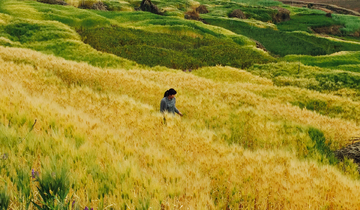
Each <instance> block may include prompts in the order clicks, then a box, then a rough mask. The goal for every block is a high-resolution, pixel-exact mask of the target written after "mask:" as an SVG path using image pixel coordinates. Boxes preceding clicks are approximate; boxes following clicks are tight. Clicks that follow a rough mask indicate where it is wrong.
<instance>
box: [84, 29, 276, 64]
mask: <svg viewBox="0 0 360 210" xmlns="http://www.w3.org/2000/svg"><path fill="white" fill-rule="evenodd" d="M79 33H80V35H81V36H82V37H83V39H84V41H85V43H88V44H90V45H91V46H92V47H94V48H95V49H97V50H100V51H103V52H108V53H113V54H115V55H118V56H120V57H124V58H127V59H130V60H133V61H136V62H137V63H140V64H145V65H148V66H156V65H162V66H166V67H170V68H175V69H184V70H185V69H194V68H199V67H202V66H215V65H229V66H235V67H241V68H245V67H249V66H251V65H252V64H254V63H267V62H270V61H274V59H273V58H272V57H270V56H269V55H267V54H266V53H265V52H263V51H261V50H258V49H256V48H254V47H244V46H241V45H239V44H237V43H236V42H234V41H233V39H231V38H226V37H225V36H223V37H222V38H217V37H214V36H209V35H206V36H204V38H199V37H197V38H193V37H189V36H177V35H172V34H162V33H152V32H147V31H143V30H137V29H131V28H124V27H111V28H110V27H102V28H96V29H86V30H82V31H79ZM238 43H241V42H240V41H239V42H238Z"/></svg>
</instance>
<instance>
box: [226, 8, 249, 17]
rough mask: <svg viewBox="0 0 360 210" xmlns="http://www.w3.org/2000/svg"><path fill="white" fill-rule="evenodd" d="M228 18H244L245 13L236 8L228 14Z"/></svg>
mask: <svg viewBox="0 0 360 210" xmlns="http://www.w3.org/2000/svg"><path fill="white" fill-rule="evenodd" d="M229 17H230V18H239V19H246V16H245V14H244V13H243V12H242V11H241V10H240V9H236V10H234V11H232V12H231V13H230V14H229Z"/></svg>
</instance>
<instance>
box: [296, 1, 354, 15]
mask: <svg viewBox="0 0 360 210" xmlns="http://www.w3.org/2000/svg"><path fill="white" fill-rule="evenodd" d="M303 1H306V2H316V3H327V4H333V5H337V6H340V7H344V8H347V9H351V10H355V11H357V12H360V1H358V0H303Z"/></svg>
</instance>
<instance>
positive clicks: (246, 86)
mask: <svg viewBox="0 0 360 210" xmlns="http://www.w3.org/2000/svg"><path fill="white" fill-rule="evenodd" d="M207 68H209V67H207ZM210 70H211V71H213V72H214V73H215V72H216V71H223V72H227V74H228V77H226V76H224V77H223V78H221V79H214V78H216V77H214V78H210V77H209V76H206V75H204V74H203V73H202V72H201V69H200V70H198V71H197V72H195V73H185V72H182V71H175V70H164V71H154V70H153V71H150V70H141V69H133V70H123V69H101V68H96V67H92V66H90V65H88V64H85V63H76V62H73V61H66V60H64V59H62V58H57V57H54V56H49V55H44V54H41V53H39V52H35V51H32V50H27V49H18V48H9V47H0V72H1V73H0V87H1V90H2V91H0V104H1V105H0V113H1V115H0V116H1V121H0V122H1V123H0V130H1V138H0V141H1V150H0V151H1V154H0V155H1V157H2V160H1V162H0V163H1V186H3V187H4V186H5V187H6V189H7V193H8V194H9V196H10V197H11V200H10V206H9V208H11V209H23V208H25V206H26V203H27V202H26V200H28V199H29V197H27V196H25V195H28V196H30V199H31V200H32V201H33V202H34V203H40V202H41V200H40V197H39V193H38V190H37V186H38V182H36V179H35V178H33V176H32V171H35V172H36V173H38V174H39V176H42V175H44V174H46V173H47V172H49V171H50V172H51V173H52V174H53V176H60V175H61V176H66V177H67V180H68V182H69V189H70V191H69V193H68V194H67V196H66V201H68V202H70V203H72V205H71V207H70V208H71V209H84V208H85V207H88V208H95V209H97V208H99V209H149V208H152V209H305V208H306V209H357V208H358V207H359V206H360V201H359V200H358V199H357V198H358V196H359V192H360V183H359V181H358V180H357V171H356V166H355V165H354V164H352V163H351V161H350V162H349V163H348V164H344V163H340V164H338V165H329V164H326V163H324V162H321V161H319V160H320V159H321V157H320V156H321V155H320V154H317V153H315V154H314V155H313V156H311V158H305V156H306V154H308V153H310V151H308V150H307V149H306V148H307V145H309V144H311V143H309V142H311V140H310V137H309V135H308V132H307V130H308V129H309V127H313V128H316V129H320V130H321V131H323V132H324V135H325V137H326V140H327V141H331V142H333V144H332V145H333V146H334V147H339V146H344V145H346V144H348V143H349V142H348V141H347V140H348V139H349V138H350V137H352V136H356V135H358V134H359V131H360V128H359V127H358V126H357V125H356V122H353V121H348V120H346V119H343V118H341V117H338V118H331V117H328V116H324V115H320V114H318V113H316V112H312V111H308V110H305V109H300V108H299V107H296V106H292V105H291V104H289V103H284V102H283V101H281V100H279V99H277V98H266V97H263V96H262V95H261V94H259V93H258V92H257V91H256V88H255V87H258V88H259V87H262V88H264V89H273V91H278V92H281V91H282V90H283V89H282V88H279V87H275V86H273V84H272V82H271V81H270V80H267V79H264V78H260V77H257V76H253V75H251V74H250V73H247V72H245V71H241V70H237V69H234V68H229V67H220V66H218V67H211V68H210ZM204 72H208V71H204ZM234 77H239V78H246V79H243V80H234ZM172 87H173V88H175V89H176V90H177V91H178V94H177V101H178V103H177V107H178V109H179V110H180V111H182V112H183V113H184V114H185V115H184V117H183V118H180V117H178V116H171V115H166V124H164V121H163V116H162V115H161V114H160V113H159V105H160V100H161V98H162V95H163V93H164V91H165V90H167V89H169V88H172ZM296 91H299V92H301V91H307V92H306V94H307V95H309V96H311V95H313V94H315V95H316V94H319V93H316V92H312V91H308V90H302V89H299V88H293V89H292V92H296ZM323 97H326V95H325V94H323ZM329 97H330V96H329ZM332 99H333V100H335V101H336V100H338V101H339V103H340V102H341V100H345V99H343V98H340V97H338V98H336V97H333V98H332ZM355 105H356V104H355ZM355 105H354V106H355ZM35 119H36V123H35V124H34V122H35ZM33 125H34V128H33V129H32V126H33ZM284 128H285V129H284ZM230 136H231V137H230ZM61 170H63V171H65V172H64V173H61ZM21 171H22V172H24V173H25V174H26V176H23V178H22V179H20V176H19V174H21V173H20V172H21ZM24 183H25V184H24ZM25 191H28V192H27V193H25ZM29 208H30V209H35V206H34V204H33V203H30V204H29Z"/></svg>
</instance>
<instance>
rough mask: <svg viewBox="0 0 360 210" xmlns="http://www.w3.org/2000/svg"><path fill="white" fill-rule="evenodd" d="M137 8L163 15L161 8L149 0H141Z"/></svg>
mask: <svg viewBox="0 0 360 210" xmlns="http://www.w3.org/2000/svg"><path fill="white" fill-rule="evenodd" d="M139 9H140V10H142V11H146V12H151V13H154V14H157V15H163V12H161V10H160V9H159V8H158V7H157V6H156V5H155V4H154V3H152V2H151V0H142V2H141V4H140V7H139Z"/></svg>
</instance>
